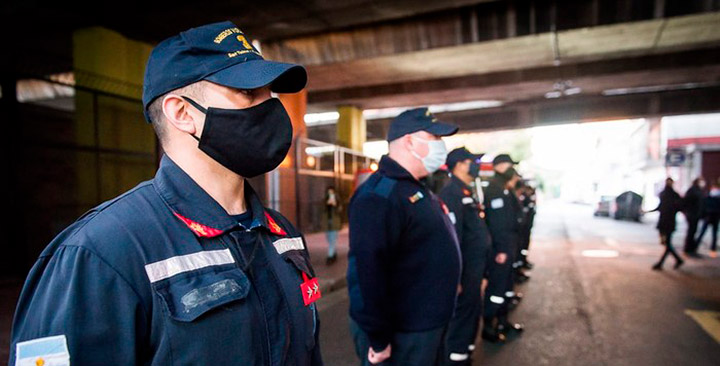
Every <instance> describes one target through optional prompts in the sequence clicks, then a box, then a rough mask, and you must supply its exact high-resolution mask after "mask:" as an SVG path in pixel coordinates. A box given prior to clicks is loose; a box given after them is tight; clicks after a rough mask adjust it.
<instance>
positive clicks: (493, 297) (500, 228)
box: [482, 154, 523, 342]
mask: <svg viewBox="0 0 720 366" xmlns="http://www.w3.org/2000/svg"><path fill="white" fill-rule="evenodd" d="M514 164H516V162H514V161H513V160H512V159H511V158H510V156H509V155H507V154H501V155H498V156H496V157H495V159H493V169H494V170H495V176H494V177H493V178H492V179H491V180H490V184H488V186H487V188H486V189H485V194H484V196H485V202H486V204H485V209H486V211H485V221H486V222H487V226H488V228H489V229H490V237H491V242H492V255H491V260H490V262H489V263H488V286H487V289H486V290H485V309H484V319H483V330H482V338H483V339H484V340H487V341H489V342H502V341H504V340H505V333H507V332H508V331H509V330H513V331H522V330H523V325H522V324H516V323H511V322H509V321H508V310H509V309H508V305H509V304H508V300H507V298H506V297H508V295H514V294H513V293H512V282H513V269H512V263H513V261H514V256H515V249H516V248H517V245H518V241H519V237H518V230H519V225H520V222H519V221H518V220H519V219H520V212H521V211H522V209H520V204H519V203H518V202H517V198H516V197H515V194H514V193H513V192H512V187H511V186H512V185H513V184H514V182H516V181H517V173H516V172H515V169H513V167H512V166H513V165H514Z"/></svg>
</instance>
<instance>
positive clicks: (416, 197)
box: [408, 191, 425, 203]
mask: <svg viewBox="0 0 720 366" xmlns="http://www.w3.org/2000/svg"><path fill="white" fill-rule="evenodd" d="M424 197H425V195H423V194H422V192H420V191H417V192H415V194H414V195H412V196H410V197H408V199H409V200H410V203H415V202H417V201H420V200H421V199H423V198H424Z"/></svg>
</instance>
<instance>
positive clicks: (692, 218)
mask: <svg viewBox="0 0 720 366" xmlns="http://www.w3.org/2000/svg"><path fill="white" fill-rule="evenodd" d="M704 189H705V180H704V179H702V178H695V180H693V183H692V186H690V188H689V189H688V190H687V192H686V193H685V197H684V198H683V201H682V205H683V212H684V213H685V217H686V218H687V224H688V228H687V234H686V235H685V247H684V248H683V251H684V252H685V254H687V255H689V256H691V257H697V256H698V254H697V245H695V233H696V232H697V227H698V222H699V221H700V211H701V210H702V200H703V196H704V192H703V190H704Z"/></svg>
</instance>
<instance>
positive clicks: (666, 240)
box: [658, 233, 682, 267]
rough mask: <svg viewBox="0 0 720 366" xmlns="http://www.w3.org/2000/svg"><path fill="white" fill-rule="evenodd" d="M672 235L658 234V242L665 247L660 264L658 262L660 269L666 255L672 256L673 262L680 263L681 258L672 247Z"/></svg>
mask: <svg viewBox="0 0 720 366" xmlns="http://www.w3.org/2000/svg"><path fill="white" fill-rule="evenodd" d="M671 238H672V233H669V234H660V241H661V242H662V244H663V245H665V252H663V255H662V257H660V262H658V266H660V267H662V265H663V263H665V259H666V258H667V256H668V255H670V254H672V256H673V257H675V262H676V263H677V262H682V258H680V256H679V255H678V254H677V252H676V251H675V248H673V245H672V242H671V241H672V240H671Z"/></svg>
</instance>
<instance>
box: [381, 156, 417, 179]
mask: <svg viewBox="0 0 720 366" xmlns="http://www.w3.org/2000/svg"><path fill="white" fill-rule="evenodd" d="M378 171H379V172H380V173H381V174H383V175H384V176H386V177H388V178H393V179H407V180H411V181H413V182H417V183H418V184H419V183H420V181H418V180H417V179H415V177H413V175H412V174H410V172H409V171H407V170H406V169H405V168H403V167H402V166H401V165H400V164H398V162H397V161H395V160H393V159H392V158H391V157H390V156H388V155H383V157H382V158H380V164H378Z"/></svg>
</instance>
